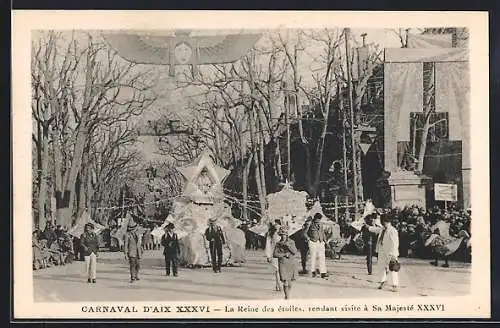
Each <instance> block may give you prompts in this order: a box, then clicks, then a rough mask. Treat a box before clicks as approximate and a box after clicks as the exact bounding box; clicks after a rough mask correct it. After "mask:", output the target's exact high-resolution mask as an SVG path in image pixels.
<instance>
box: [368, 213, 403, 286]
mask: <svg viewBox="0 0 500 328" xmlns="http://www.w3.org/2000/svg"><path fill="white" fill-rule="evenodd" d="M381 222H382V227H378V226H367V227H368V230H369V231H370V232H374V233H376V234H378V238H377V246H376V248H375V251H376V252H377V254H378V257H377V258H378V259H377V274H378V276H379V277H380V280H379V286H378V289H382V287H383V286H384V284H385V283H386V282H387V280H388V278H389V280H390V281H391V283H392V291H394V292H395V291H397V289H398V284H399V281H398V273H397V272H393V271H390V270H389V263H390V261H391V259H395V260H397V259H398V256H399V236H398V231H397V230H396V228H394V227H393V226H392V224H391V218H390V216H389V215H388V214H386V213H384V214H382V215H381Z"/></svg>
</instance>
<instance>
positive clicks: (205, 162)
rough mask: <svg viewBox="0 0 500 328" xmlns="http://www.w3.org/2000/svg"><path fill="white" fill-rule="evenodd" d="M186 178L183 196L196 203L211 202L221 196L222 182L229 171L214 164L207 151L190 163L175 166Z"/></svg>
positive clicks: (220, 198) (219, 199)
mask: <svg viewBox="0 0 500 328" xmlns="http://www.w3.org/2000/svg"><path fill="white" fill-rule="evenodd" d="M177 170H178V171H179V172H180V173H181V174H182V175H183V176H184V178H185V179H186V184H185V187H184V191H183V194H182V195H183V196H184V197H186V198H188V199H190V200H191V201H193V202H197V203H207V204H213V203H216V202H220V201H221V200H222V199H223V197H224V193H223V189H222V183H223V181H224V179H225V178H226V177H227V175H228V174H229V171H228V170H226V169H224V168H222V167H220V166H217V165H215V163H214V161H213V160H212V158H211V157H210V155H209V154H208V153H207V152H204V153H202V154H201V155H200V156H199V157H198V158H197V159H196V160H195V161H194V162H193V163H192V164H190V165H188V166H185V167H180V168H177Z"/></svg>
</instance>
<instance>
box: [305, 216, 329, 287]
mask: <svg viewBox="0 0 500 328" xmlns="http://www.w3.org/2000/svg"><path fill="white" fill-rule="evenodd" d="M322 217H323V216H322V215H321V214H320V213H316V214H315V215H314V217H313V219H312V221H310V223H309V224H308V225H307V227H306V229H305V230H304V238H306V239H307V242H308V245H309V251H310V255H311V264H310V271H311V275H312V277H316V265H318V268H319V272H320V274H321V278H327V277H328V274H327V270H326V258H325V243H326V241H327V240H326V236H325V231H324V228H323V224H322V222H321V219H322Z"/></svg>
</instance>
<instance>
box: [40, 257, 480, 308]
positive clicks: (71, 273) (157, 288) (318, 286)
mask: <svg viewBox="0 0 500 328" xmlns="http://www.w3.org/2000/svg"><path fill="white" fill-rule="evenodd" d="M375 261H376V260H375ZM97 262H98V264H97V265H98V267H97V283H96V284H88V283H87V279H86V277H85V275H84V271H83V270H84V269H83V262H74V263H72V264H68V265H66V266H59V267H58V266H55V267H51V268H47V269H43V270H38V271H34V273H33V277H34V294H35V295H34V297H35V301H38V302H71V301H75V302H84V301H88V302H92V301H179V300H228V299H229V300H252V299H253V300H255V299H283V293H282V292H276V291H274V276H273V274H272V269H271V267H270V266H269V264H268V263H267V262H266V260H265V258H264V254H263V251H247V263H245V264H244V265H242V266H239V267H223V268H222V273H219V274H215V273H213V272H212V270H211V268H203V269H184V268H181V269H180V271H179V277H172V276H170V277H167V276H165V270H164V264H163V257H162V254H161V251H159V250H155V251H146V252H145V255H144V258H143V259H142V263H141V264H142V268H141V272H140V274H139V277H140V278H141V280H140V281H138V282H135V283H133V284H131V283H129V269H128V264H127V262H126V261H125V259H124V257H123V253H120V252H116V253H109V252H101V253H100V254H99V257H98V258H97ZM400 262H401V271H400V289H399V291H398V292H397V293H394V292H391V291H390V290H389V289H385V290H377V289H376V286H377V284H376V277H375V276H373V275H372V276H369V275H368V274H367V271H366V265H365V258H364V257H362V256H354V255H343V256H342V259H341V260H327V266H328V271H329V273H330V277H329V278H328V280H325V279H321V278H311V277H304V276H299V278H298V279H297V280H296V281H295V283H294V285H293V289H292V298H296V299H304V298H309V299H310V298H337V299H338V298H356V297H366V298H369V297H398V296H453V295H463V294H467V293H468V292H469V282H470V272H471V270H470V264H466V263H457V262H450V267H449V268H442V267H433V266H431V265H430V264H429V260H420V259H405V258H402V259H400ZM374 265H376V262H375V263H374Z"/></svg>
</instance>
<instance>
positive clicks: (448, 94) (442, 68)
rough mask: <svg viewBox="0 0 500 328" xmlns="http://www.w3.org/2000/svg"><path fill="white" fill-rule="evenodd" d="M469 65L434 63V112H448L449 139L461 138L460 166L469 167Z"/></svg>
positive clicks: (462, 63) (461, 63) (463, 63)
mask: <svg viewBox="0 0 500 328" xmlns="http://www.w3.org/2000/svg"><path fill="white" fill-rule="evenodd" d="M469 92H470V80H469V65H468V63H467V62H454V63H436V112H447V113H448V126H449V140H462V167H464V168H468V167H470V164H469V163H470V157H469V156H470V154H469V139H470V131H469V130H470V122H469V109H470V105H469Z"/></svg>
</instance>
